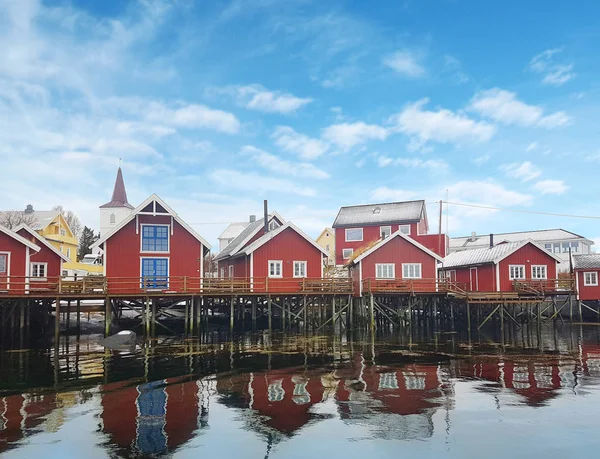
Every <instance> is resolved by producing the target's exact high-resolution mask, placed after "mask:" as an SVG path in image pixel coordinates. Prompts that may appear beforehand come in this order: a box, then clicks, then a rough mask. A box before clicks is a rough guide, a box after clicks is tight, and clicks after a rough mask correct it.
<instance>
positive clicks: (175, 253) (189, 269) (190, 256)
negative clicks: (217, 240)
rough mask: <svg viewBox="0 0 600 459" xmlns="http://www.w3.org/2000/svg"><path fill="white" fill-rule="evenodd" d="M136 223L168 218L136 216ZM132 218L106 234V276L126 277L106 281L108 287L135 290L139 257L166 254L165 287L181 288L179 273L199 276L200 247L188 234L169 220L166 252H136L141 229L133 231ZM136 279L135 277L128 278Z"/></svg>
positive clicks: (162, 216)
mask: <svg viewBox="0 0 600 459" xmlns="http://www.w3.org/2000/svg"><path fill="white" fill-rule="evenodd" d="M138 218H139V224H140V225H141V224H142V223H148V224H168V225H170V224H171V217H169V216H164V215H157V216H152V215H139V217H138ZM135 222H136V219H135V218H134V219H133V220H132V221H130V222H129V223H128V224H127V225H125V226H124V227H123V228H121V230H119V231H118V232H117V233H115V234H114V235H113V236H112V237H110V238H109V239H108V240H107V241H106V242H105V243H104V245H105V247H106V261H105V264H106V276H107V277H109V278H116V277H120V278H130V279H129V280H128V281H127V283H125V282H124V281H120V282H119V281H117V280H112V281H111V280H109V283H110V284H111V285H110V288H111V290H114V291H117V290H122V291H135V290H139V289H140V286H139V278H140V275H141V261H140V258H141V257H149V258H152V257H156V258H160V257H169V260H170V261H169V278H170V280H169V282H170V284H169V289H170V290H183V276H188V277H193V278H198V277H200V271H199V270H200V263H201V261H202V258H203V253H202V251H203V247H202V244H201V243H200V241H198V240H197V239H196V238H195V237H194V236H193V235H192V234H190V233H189V232H188V231H187V230H186V229H185V228H183V227H182V226H181V225H180V224H179V223H177V222H176V221H175V220H173V224H174V229H173V234H172V235H170V236H169V237H170V241H169V244H170V247H169V249H170V251H169V253H165V252H157V253H140V249H141V238H142V231H141V226H140V230H139V234H136V232H135V224H136V223H135ZM132 278H137V279H132Z"/></svg>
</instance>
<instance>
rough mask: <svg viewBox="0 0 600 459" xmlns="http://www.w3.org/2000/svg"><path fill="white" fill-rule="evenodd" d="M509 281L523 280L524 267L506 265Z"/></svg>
mask: <svg viewBox="0 0 600 459" xmlns="http://www.w3.org/2000/svg"><path fill="white" fill-rule="evenodd" d="M508 271H509V274H508V278H509V279H510V280H515V279H525V265H508Z"/></svg>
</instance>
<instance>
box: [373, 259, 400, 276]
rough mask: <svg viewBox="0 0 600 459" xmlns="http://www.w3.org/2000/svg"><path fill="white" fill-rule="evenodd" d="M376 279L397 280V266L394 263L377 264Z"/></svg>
mask: <svg viewBox="0 0 600 459" xmlns="http://www.w3.org/2000/svg"><path fill="white" fill-rule="evenodd" d="M375 277H377V279H395V278H396V265H395V264H394V263H376V264H375Z"/></svg>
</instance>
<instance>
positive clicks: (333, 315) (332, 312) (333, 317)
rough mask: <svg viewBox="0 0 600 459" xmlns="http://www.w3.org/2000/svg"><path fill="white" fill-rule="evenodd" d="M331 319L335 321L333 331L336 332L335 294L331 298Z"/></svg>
mask: <svg viewBox="0 0 600 459" xmlns="http://www.w3.org/2000/svg"><path fill="white" fill-rule="evenodd" d="M331 321H332V322H333V331H334V332H335V321H336V316H335V295H333V297H332V298H331Z"/></svg>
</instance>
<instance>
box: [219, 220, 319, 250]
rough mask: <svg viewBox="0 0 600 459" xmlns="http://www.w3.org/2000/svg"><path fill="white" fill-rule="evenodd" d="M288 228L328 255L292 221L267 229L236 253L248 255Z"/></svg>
mask: <svg viewBox="0 0 600 459" xmlns="http://www.w3.org/2000/svg"><path fill="white" fill-rule="evenodd" d="M288 228H289V229H292V230H293V231H295V232H296V233H298V234H299V235H300V236H302V237H303V238H304V239H306V241H308V242H310V243H311V244H312V246H313V247H315V248H316V249H318V250H319V251H320V252H321V253H324V254H325V255H329V254H328V253H327V251H326V250H325V249H324V248H323V247H321V246H320V245H319V244H317V243H316V242H315V241H313V240H312V239H311V238H310V237H308V236H307V235H306V234H305V233H304V232H303V231H302V230H301V229H300V228H298V227H297V226H296V225H294V224H293V223H292V222H288V223H286V224H285V225H282V226H280V227H279V228H277V229H276V230H274V231H269V232H268V233H267V234H265V235H263V236H261V237H259V238H258V239H257V240H256V241H254V242H253V243H252V244H250V245H249V246H247V247H245V248H244V249H243V250H242V251H240V252H238V253H245V254H246V255H250V254H251V253H252V252H254V251H255V250H256V249H258V248H260V247H262V246H263V245H265V244H266V243H267V242H269V241H270V240H272V239H274V238H275V237H277V236H278V235H279V234H280V233H282V232H283V231H285V230H286V229H288ZM233 255H234V254H233V253H232V254H231V255H230V256H233ZM236 255H237V254H236Z"/></svg>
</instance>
